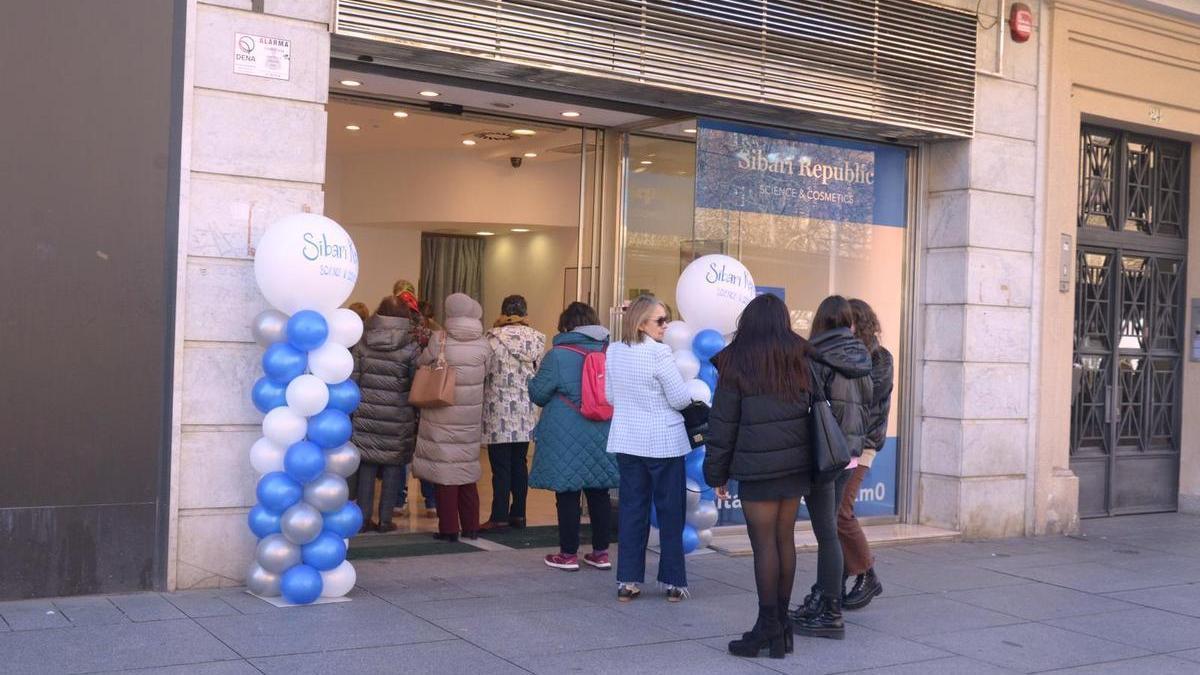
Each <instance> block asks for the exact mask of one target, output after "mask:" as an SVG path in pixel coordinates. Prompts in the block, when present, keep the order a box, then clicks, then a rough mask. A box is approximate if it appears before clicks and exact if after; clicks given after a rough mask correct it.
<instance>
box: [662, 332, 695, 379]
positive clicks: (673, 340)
mask: <svg viewBox="0 0 1200 675" xmlns="http://www.w3.org/2000/svg"><path fill="white" fill-rule="evenodd" d="M694 337H696V332H695V331H693V330H692V327H691V326H689V325H688V324H687V322H686V321H672V322H671V323H669V324H667V332H666V333H664V334H663V342H665V343H666V345H667V346H668V347H670V348H671V349H673V350H675V351H677V352H690V351H692V338H694ZM693 377H694V376H693Z"/></svg>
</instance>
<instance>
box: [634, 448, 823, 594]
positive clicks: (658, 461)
mask: <svg viewBox="0 0 1200 675" xmlns="http://www.w3.org/2000/svg"><path fill="white" fill-rule="evenodd" d="M617 467H618V468H619V469H620V471H621V503H620V509H619V511H618V519H619V523H620V524H619V526H618V528H617V539H618V544H619V546H620V550H619V551H617V581H618V582H624V583H641V582H644V581H645V580H646V543H647V540H648V537H649V536H650V504H651V503H653V504H654V510H655V512H656V514H657V515H658V528H659V535H660V537H659V548H660V550H661V552H662V553H661V555H660V556H659V560H658V581H659V582H660V583H663V584H667V585H669V586H675V587H677V588H686V587H687V571H686V570H685V568H684V564H683V524H684V518H685V517H686V514H685V513H684V511H685V509H686V508H687V497H686V495H685V494H684V493H685V492H686V491H687V488H686V487H685V483H684V481H685V474H686V472H685V470H684V462H683V457H670V458H665V459H664V458H652V457H636V456H634V455H623V454H618V455H617ZM836 538H837V531H836V529H835V530H834V539H835V541H836ZM839 558H840V552H839ZM840 562H841V561H840V560H839V563H840Z"/></svg>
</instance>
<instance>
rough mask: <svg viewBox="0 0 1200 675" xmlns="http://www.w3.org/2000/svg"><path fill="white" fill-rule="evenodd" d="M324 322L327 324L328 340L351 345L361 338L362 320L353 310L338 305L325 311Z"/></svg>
mask: <svg viewBox="0 0 1200 675" xmlns="http://www.w3.org/2000/svg"><path fill="white" fill-rule="evenodd" d="M325 323H326V324H327V325H328V326H329V341H330V342H335V343H337V344H339V345H341V346H343V347H347V348H349V347H353V346H354V345H356V344H358V341H359V340H360V339H362V334H363V322H362V319H360V318H359V317H358V315H357V314H355V313H354V310H350V309H346V308H345V307H340V308H338V309H335V310H333V311H332V312H326V313H325Z"/></svg>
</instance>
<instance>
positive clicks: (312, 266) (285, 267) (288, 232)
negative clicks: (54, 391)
mask: <svg viewBox="0 0 1200 675" xmlns="http://www.w3.org/2000/svg"><path fill="white" fill-rule="evenodd" d="M254 278H255V280H256V281H257V282H258V288H259V290H260V291H262V294H263V297H265V298H266V299H267V301H268V302H270V303H271V304H272V305H274V306H275V308H276V309H280V310H282V311H284V312H286V313H288V314H295V313H296V312H298V311H300V310H302V309H315V310H332V309H333V308H335V307H337V306H338V305H341V304H342V303H343V302H345V301H346V298H348V297H350V292H351V291H353V290H354V283H355V281H357V280H358V250H357V249H355V248H354V242H353V241H352V240H351V239H350V235H349V234H347V233H346V231H345V230H344V229H342V227H341V226H340V225H338V224H337V223H335V222H334V221H332V220H330V219H329V218H326V217H325V216H319V215H317V214H315V213H297V214H294V215H291V216H287V217H285V218H282V219H280V220H278V221H276V222H274V223H272V224H271V225H270V226H269V227H268V228H267V231H266V232H264V233H263V236H262V238H261V239H259V241H258V245H257V247H256V249H255V255H254ZM343 379H344V378H343Z"/></svg>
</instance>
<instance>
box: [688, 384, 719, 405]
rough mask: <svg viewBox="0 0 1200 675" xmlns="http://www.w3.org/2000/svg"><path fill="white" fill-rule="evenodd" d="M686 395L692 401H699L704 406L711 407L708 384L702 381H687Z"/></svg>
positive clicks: (710, 392) (710, 391)
mask: <svg viewBox="0 0 1200 675" xmlns="http://www.w3.org/2000/svg"><path fill="white" fill-rule="evenodd" d="M687 388H688V395H689V396H691V397H692V400H693V401H700V402H701V403H703V404H705V405H712V396H713V393H712V389H709V388H708V383H707V382H705V381H704V380H689V381H688V383H687Z"/></svg>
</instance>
